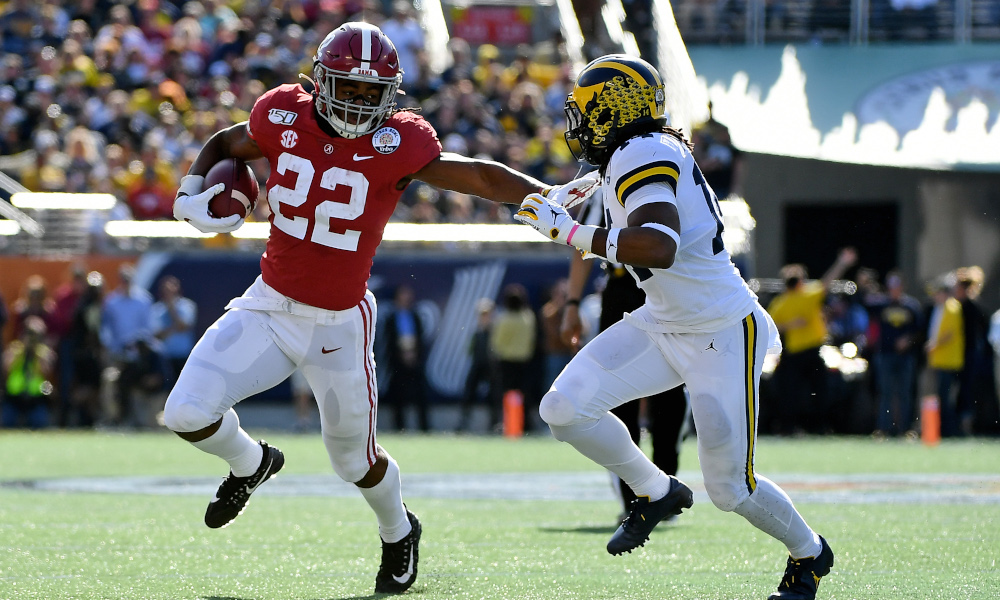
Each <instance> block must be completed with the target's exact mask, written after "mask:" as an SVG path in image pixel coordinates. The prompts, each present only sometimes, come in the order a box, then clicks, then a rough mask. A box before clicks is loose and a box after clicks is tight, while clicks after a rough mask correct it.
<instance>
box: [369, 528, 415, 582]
mask: <svg viewBox="0 0 1000 600" xmlns="http://www.w3.org/2000/svg"><path fill="white" fill-rule="evenodd" d="M406 518H407V519H409V520H410V527H411V529H410V533H408V534H406V537H404V538H403V539H401V540H399V541H398V542H394V543H392V544H390V543H388V542H385V541H383V542H382V564H381V566H379V568H378V575H376V576H375V593H376V594H402V593H403V592H405V591H406V590H408V589H410V586H411V585H413V582H414V581H416V580H417V561H418V560H419V559H420V555H419V544H420V519H418V518H417V515H415V514H413V513H412V512H410V510H409V509H407V510H406Z"/></svg>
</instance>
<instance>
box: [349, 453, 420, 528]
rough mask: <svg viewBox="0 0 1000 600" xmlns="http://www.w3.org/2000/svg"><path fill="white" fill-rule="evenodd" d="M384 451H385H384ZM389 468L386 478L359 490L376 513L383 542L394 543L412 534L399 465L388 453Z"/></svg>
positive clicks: (387, 468) (386, 471)
mask: <svg viewBox="0 0 1000 600" xmlns="http://www.w3.org/2000/svg"><path fill="white" fill-rule="evenodd" d="M383 451H384V450H383ZM386 457H387V458H388V459H389V466H388V467H386V470H385V477H383V478H382V481H380V482H378V483H377V484H375V485H374V486H372V487H370V488H358V489H359V490H361V495H362V496H364V497H365V500H366V501H367V502H368V506H370V507H372V510H373V511H374V512H375V518H376V519H378V533H379V535H380V536H381V537H382V541H384V542H388V543H390V544H391V543H393V542H398V541H399V540H401V539H403V538H404V537H406V535H407V534H408V533H410V529H411V527H410V520H409V519H407V518H406V508H405V507H404V506H403V493H402V491H401V490H400V483H399V465H398V464H396V461H395V460H393V458H392V457H391V456H389V454H388V453H386Z"/></svg>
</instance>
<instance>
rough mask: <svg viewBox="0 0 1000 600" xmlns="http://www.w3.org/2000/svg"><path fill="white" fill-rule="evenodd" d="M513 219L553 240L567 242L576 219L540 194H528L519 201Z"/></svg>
mask: <svg viewBox="0 0 1000 600" xmlns="http://www.w3.org/2000/svg"><path fill="white" fill-rule="evenodd" d="M514 220H515V221H520V222H521V223H524V224H525V225H531V226H532V227H534V228H535V229H536V230H538V231H539V232H540V233H541V234H542V235H544V236H545V237H547V238H549V239H550V240H552V241H554V242H562V243H563V244H569V242H567V241H566V238H567V237H568V236H569V234H570V231H571V230H572V229H573V225H576V221H574V220H573V217H571V216H569V215H568V214H566V209H565V208H563V207H562V206H559V205H558V204H556V203H555V202H553V201H552V200H549V199H548V198H545V197H544V196H542V195H541V194H528V195H527V196H525V197H524V202H521V210H519V211H517V214H515V215H514Z"/></svg>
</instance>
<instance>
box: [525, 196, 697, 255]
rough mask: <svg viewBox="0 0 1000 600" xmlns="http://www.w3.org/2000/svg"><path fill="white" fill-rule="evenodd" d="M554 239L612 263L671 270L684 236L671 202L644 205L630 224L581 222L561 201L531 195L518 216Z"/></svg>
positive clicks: (631, 217)
mask: <svg viewBox="0 0 1000 600" xmlns="http://www.w3.org/2000/svg"><path fill="white" fill-rule="evenodd" d="M514 218H515V219H516V220H518V221H520V222H521V223H524V224H526V225H530V226H532V227H533V228H535V229H536V230H538V231H539V232H540V233H541V234H542V235H544V236H546V237H548V238H549V239H551V240H552V241H554V242H561V243H563V244H568V245H570V246H575V247H576V248H579V249H580V250H582V251H584V252H593V253H594V254H597V255H599V256H603V257H605V258H607V259H608V260H609V261H611V262H620V263H624V264H627V265H632V266H636V267H645V268H648V269H668V268H670V266H671V265H673V264H674V256H675V255H676V253H677V241H678V240H679V239H680V235H679V234H678V233H677V232H678V231H680V217H679V216H678V214H677V207H676V206H674V205H673V204H671V203H669V202H652V203H650V204H646V205H644V206H641V207H639V208H637V209H635V210H634V211H632V212H631V213H629V217H628V227H622V228H610V229H609V228H603V227H592V226H589V225H581V224H579V223H577V222H576V221H574V220H573V218H572V217H570V216H569V215H568V214H567V213H566V210H565V209H564V208H563V207H561V206H559V205H558V204H556V203H554V202H552V201H551V200H547V199H546V198H544V197H543V196H541V195H540V194H529V195H528V196H527V197H525V199H524V202H522V203H521V210H519V211H518V212H517V214H516V215H514Z"/></svg>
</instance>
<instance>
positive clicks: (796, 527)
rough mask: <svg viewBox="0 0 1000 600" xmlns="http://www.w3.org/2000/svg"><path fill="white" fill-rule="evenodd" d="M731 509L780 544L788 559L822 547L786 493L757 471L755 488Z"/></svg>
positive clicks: (817, 536) (807, 554)
mask: <svg viewBox="0 0 1000 600" xmlns="http://www.w3.org/2000/svg"><path fill="white" fill-rule="evenodd" d="M733 512H735V513H736V514H738V515H740V516H742V517H743V518H744V519H746V520H747V521H750V524H751V525H753V526H754V527H756V528H757V529H760V530H761V531H763V532H764V533H766V534H768V535H769V536H771V537H773V538H774V539H776V540H778V541H779V542H781V543H783V544H784V545H785V547H786V548H788V553H789V554H791V555H792V558H796V559H798V558H805V557H807V556H818V555H819V553H820V551H821V550H822V548H823V547H822V544H821V543H820V541H819V535H817V534H816V532H815V531H813V530H812V529H810V528H809V525H807V524H806V522H805V519H803V518H802V515H800V514H799V511H797V510H795V505H794V504H792V499H791V498H789V497H788V494H786V493H785V491H784V490H783V489H781V488H780V487H778V486H777V484H775V483H774V482H773V481H771V480H770V479H767V478H765V477H762V476H761V475H760V474H758V475H757V489H755V490H754V492H753V494H751V495H750V497H749V498H747V499H746V500H744V501H743V502H741V503H740V504H739V506H737V507H736V508H735V509H734V510H733Z"/></svg>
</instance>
